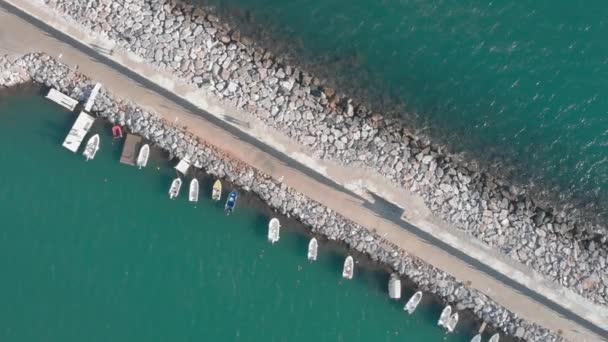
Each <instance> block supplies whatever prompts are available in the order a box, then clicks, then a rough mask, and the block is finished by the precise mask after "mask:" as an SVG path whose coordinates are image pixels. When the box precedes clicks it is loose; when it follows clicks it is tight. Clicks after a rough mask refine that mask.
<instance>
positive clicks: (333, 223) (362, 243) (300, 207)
mask: <svg viewBox="0 0 608 342" xmlns="http://www.w3.org/2000/svg"><path fill="white" fill-rule="evenodd" d="M0 67H1V69H0V70H2V72H1V73H0V82H1V83H0V84H3V85H15V84H19V83H22V82H27V81H30V80H33V81H36V82H38V83H41V84H44V85H46V86H48V87H56V88H57V89H59V90H61V91H63V92H65V93H67V94H69V95H70V96H72V97H74V98H78V99H84V98H85V97H86V96H87V92H89V91H90V90H91V89H92V88H93V82H92V81H90V80H88V79H87V78H86V77H84V76H83V75H81V74H79V73H77V72H75V71H73V70H70V69H69V68H68V67H67V66H65V65H62V64H60V63H57V62H56V61H54V60H53V59H51V58H50V57H48V56H44V55H40V54H30V55H27V56H25V57H23V58H19V59H17V60H12V61H11V60H8V59H6V58H2V60H0ZM93 111H95V112H96V113H98V115H100V116H102V117H105V118H107V119H108V120H110V121H111V122H118V123H120V124H123V125H125V126H126V127H128V128H129V129H130V130H131V131H132V132H134V133H139V134H141V135H143V136H144V137H146V138H147V139H150V140H151V141H153V142H155V143H156V144H157V145H158V146H160V147H161V148H163V149H166V150H167V151H170V152H171V153H172V154H173V155H175V156H177V157H184V156H186V155H188V156H190V158H191V160H192V161H193V163H194V164H195V165H199V166H200V167H202V168H203V169H205V170H206V171H207V172H208V173H210V174H212V175H214V176H217V177H223V178H226V179H228V180H229V181H231V182H233V183H234V184H236V185H237V186H239V187H242V188H244V189H247V190H250V191H252V192H254V193H256V194H257V195H258V196H259V197H260V198H261V199H262V200H264V201H265V202H266V203H268V204H269V205H270V206H271V207H273V208H274V209H275V210H277V211H279V212H281V213H282V214H286V215H288V216H292V217H295V218H297V219H298V220H299V221H301V222H302V223H303V224H305V225H306V226H308V227H310V228H311V230H312V232H314V233H317V234H322V235H324V236H326V237H327V238H329V239H331V240H337V241H342V242H344V243H346V244H347V245H348V246H350V247H351V248H354V249H356V250H358V251H360V252H362V253H365V254H368V255H369V256H370V257H371V258H372V259H373V260H376V261H378V262H380V263H382V264H385V265H387V266H389V267H391V268H392V269H394V270H395V271H396V272H397V273H399V274H400V275H402V276H405V277H407V278H408V279H410V280H411V281H413V282H414V283H416V284H417V285H418V287H419V288H420V289H421V290H423V291H427V292H431V293H434V294H436V295H437V296H439V297H440V298H442V299H443V300H444V301H446V302H450V303H452V304H454V305H455V307H456V309H457V310H465V309H469V310H470V311H471V312H473V313H474V315H475V316H476V317H478V318H480V319H482V320H485V321H487V322H489V323H491V324H492V325H494V326H495V327H497V328H499V329H501V330H502V331H503V332H505V333H508V334H510V335H514V336H516V337H521V338H524V339H526V340H530V341H560V340H562V339H561V338H560V337H559V336H557V335H554V334H552V333H550V332H548V331H547V330H546V329H544V328H541V327H539V326H537V325H534V324H530V323H529V322H525V321H523V320H521V319H519V318H518V317H517V316H516V315H514V314H513V313H511V312H509V311H508V310H505V309H504V308H502V307H500V306H499V305H497V304H496V303H494V302H493V301H492V300H491V299H490V298H488V297H486V296H485V295H483V294H481V293H479V292H477V291H475V290H473V289H471V288H468V287H467V286H466V285H465V284H462V283H461V282H459V281H457V280H456V279H454V278H453V277H451V276H449V275H447V274H445V273H443V272H441V271H439V270H437V269H435V268H434V267H432V266H430V265H428V264H426V263H425V262H423V261H422V260H419V259H417V258H413V257H412V256H410V255H408V254H407V253H405V252H403V251H402V250H399V249H398V248H397V247H396V246H394V245H392V244H390V242H388V241H385V240H383V239H382V238H381V237H380V236H378V235H377V234H374V233H372V232H370V231H368V230H367V229H365V228H363V227H361V226H358V225H356V224H354V223H352V222H350V221H348V220H347V219H345V218H344V217H342V216H340V215H337V214H335V213H333V212H331V211H330V210H328V209H326V208H324V207H323V206H322V205H320V204H318V203H316V202H314V201H311V200H310V199H308V198H306V197H305V196H303V195H302V194H299V193H297V192H296V191H294V190H293V189H291V188H289V187H286V186H285V185H284V184H281V183H280V182H277V181H276V180H273V179H272V178H270V177H269V176H268V175H265V174H263V173H260V172H259V171H257V170H255V169H253V168H251V167H249V166H248V165H245V164H243V163H241V162H239V161H237V160H233V159H231V158H230V157H228V156H226V155H225V154H224V153H223V152H222V151H219V150H217V149H215V148H213V147H212V146H209V145H207V144H205V143H204V142H200V141H198V140H197V139H196V138H195V137H193V136H191V135H190V134H188V132H187V131H184V130H183V129H182V128H178V127H175V126H173V125H171V124H169V123H167V122H164V121H162V120H160V119H159V118H158V117H157V116H156V115H155V114H154V113H150V112H147V111H145V110H142V109H141V108H139V107H138V106H136V105H135V104H133V103H131V102H129V101H126V100H124V99H122V98H119V97H117V96H115V95H113V94H109V93H107V92H102V93H101V94H100V95H99V97H98V100H97V101H96V103H95V105H94V106H93Z"/></svg>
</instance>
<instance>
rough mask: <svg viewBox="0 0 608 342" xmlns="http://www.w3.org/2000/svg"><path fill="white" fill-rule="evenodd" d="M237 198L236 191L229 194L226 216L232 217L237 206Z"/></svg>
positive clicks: (225, 207) (225, 209)
mask: <svg viewBox="0 0 608 342" xmlns="http://www.w3.org/2000/svg"><path fill="white" fill-rule="evenodd" d="M236 198H237V195H236V191H231V192H230V193H229V194H228V199H227V200H226V205H225V206H224V211H225V212H226V215H230V214H232V212H233V211H234V207H235V206H236Z"/></svg>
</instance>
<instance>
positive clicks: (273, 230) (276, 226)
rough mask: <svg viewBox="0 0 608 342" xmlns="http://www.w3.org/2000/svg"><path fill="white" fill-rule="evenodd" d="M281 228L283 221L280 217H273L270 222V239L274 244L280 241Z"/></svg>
mask: <svg viewBox="0 0 608 342" xmlns="http://www.w3.org/2000/svg"><path fill="white" fill-rule="evenodd" d="M280 230H281V223H280V222H279V219H277V218H276V217H273V218H272V219H271V220H270V222H268V241H270V242H271V243H272V244H274V243H275V242H277V241H279V232H280Z"/></svg>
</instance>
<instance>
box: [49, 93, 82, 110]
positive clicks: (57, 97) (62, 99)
mask: <svg viewBox="0 0 608 342" xmlns="http://www.w3.org/2000/svg"><path fill="white" fill-rule="evenodd" d="M46 98H47V99H49V100H51V101H53V102H55V103H57V104H58V105H60V106H62V107H64V108H66V109H67V110H69V111H73V110H74V108H76V106H77V105H78V100H75V99H73V98H71V97H69V96H67V95H65V94H64V93H62V92H60V91H58V90H56V89H54V88H51V89H50V90H49V92H48V94H47V95H46Z"/></svg>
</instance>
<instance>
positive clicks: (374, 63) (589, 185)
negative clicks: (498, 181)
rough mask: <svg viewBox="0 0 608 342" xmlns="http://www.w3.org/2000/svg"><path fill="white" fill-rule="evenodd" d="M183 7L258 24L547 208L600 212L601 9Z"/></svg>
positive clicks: (268, 2)
mask: <svg viewBox="0 0 608 342" xmlns="http://www.w3.org/2000/svg"><path fill="white" fill-rule="evenodd" d="M188 2H190V3H196V4H201V3H205V4H210V5H214V6H216V7H217V8H218V9H219V10H220V12H221V13H229V15H230V16H233V17H237V18H238V20H240V21H241V22H247V23H254V24H255V25H258V26H261V27H264V28H265V29H267V30H268V31H269V32H271V36H272V38H273V39H275V41H276V43H275V44H276V45H286V46H287V49H289V50H290V51H291V52H292V53H293V54H295V55H298V56H300V57H301V58H302V59H304V60H307V61H311V63H312V64H313V65H316V66H320V67H324V68H326V69H328V71H327V74H329V75H333V74H340V75H341V77H342V78H344V79H347V80H350V81H352V83H354V84H356V85H358V87H359V88H362V89H364V90H365V91H366V92H369V93H371V94H373V95H372V97H373V98H375V99H377V100H378V99H381V98H383V97H386V96H390V97H392V98H393V99H394V100H395V101H397V102H399V103H404V104H405V105H406V107H407V108H408V109H409V111H410V112H412V113H415V114H416V115H415V116H417V119H414V121H416V122H417V127H418V128H421V129H423V130H426V132H427V133H429V134H430V135H431V136H432V137H433V138H435V140H436V141H438V142H443V143H447V144H449V145H451V146H452V147H453V148H454V150H455V151H458V152H467V153H469V154H470V155H473V156H475V157H477V158H480V159H481V160H485V161H487V164H491V163H495V162H498V165H495V166H496V167H495V168H496V171H498V172H506V171H507V170H511V171H512V172H510V175H511V176H513V177H516V178H517V179H519V180H520V181H522V182H523V183H524V184H537V185H542V186H541V187H540V188H539V189H543V188H546V187H556V188H557V191H555V192H553V193H552V194H553V195H554V196H553V198H552V199H553V200H555V197H557V196H562V197H564V198H569V197H572V198H571V199H575V200H576V201H577V203H578V204H579V205H597V206H599V207H601V208H600V209H602V210H604V211H605V210H606V207H607V206H606V205H605V203H607V202H606V199H607V197H608V187H606V184H607V181H608V154H607V152H606V148H605V147H606V146H607V145H608V136H607V134H606V132H608V116H606V113H607V111H608V98H607V97H606V96H604V95H603V94H606V93H608V83H606V82H605V80H606V79H607V78H608V59H607V57H606V56H608V45H606V44H605V43H604V40H605V39H604V36H605V32H606V29H607V28H608V21H607V20H606V14H607V12H606V10H605V4H604V2H601V1H599V0H593V1H587V2H585V3H584V4H583V3H572V2H566V1H557V2H555V1H533V2H521V1H513V0H496V1H485V2H479V1H474V0H464V1H430V2H429V1H425V0H402V1H372V0H357V1H352V0H348V1H347V0H308V1H281V0H253V1H252V0H189V1H188ZM345 88H347V89H348V88H349V87H345ZM537 190H538V189H537Z"/></svg>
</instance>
